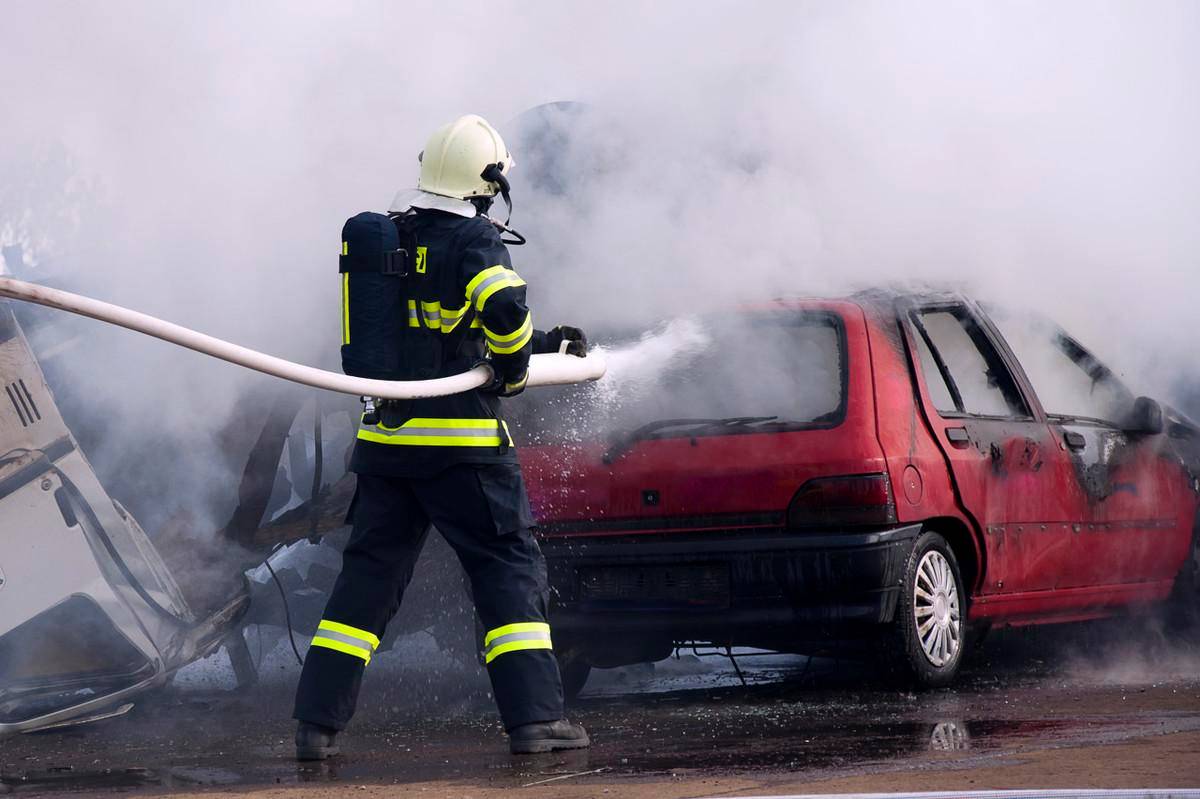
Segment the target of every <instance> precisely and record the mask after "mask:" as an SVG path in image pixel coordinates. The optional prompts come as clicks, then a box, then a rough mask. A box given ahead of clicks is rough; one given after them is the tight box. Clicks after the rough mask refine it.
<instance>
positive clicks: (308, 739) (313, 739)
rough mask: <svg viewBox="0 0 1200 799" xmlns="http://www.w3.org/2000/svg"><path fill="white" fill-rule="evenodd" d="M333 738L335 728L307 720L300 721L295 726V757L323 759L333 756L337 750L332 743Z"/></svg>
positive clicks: (335, 731)
mask: <svg viewBox="0 0 1200 799" xmlns="http://www.w3.org/2000/svg"><path fill="white" fill-rule="evenodd" d="M335 738H337V730H334V729H330V728H329V727H322V726H321V725H320V724H309V723H308V722H307V721H302V722H300V726H299V727H297V728H296V759H297V760H324V759H326V758H328V757H333V756H334V755H336V754H337V753H338V751H339V749H338V747H337V744H336V743H334V739H335Z"/></svg>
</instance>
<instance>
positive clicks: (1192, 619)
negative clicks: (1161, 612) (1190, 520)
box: [1169, 516, 1200, 634]
mask: <svg viewBox="0 0 1200 799" xmlns="http://www.w3.org/2000/svg"><path fill="white" fill-rule="evenodd" d="M1169 618H1170V621H1171V626H1172V627H1174V628H1175V629H1176V630H1179V631H1184V632H1187V633H1190V634H1197V633H1200V516H1198V517H1197V519H1196V522H1195V523H1194V524H1193V525H1192V546H1191V549H1190V550H1189V551H1188V557H1187V560H1185V561H1184V562H1183V568H1182V569H1180V570H1179V575H1178V576H1177V577H1176V578H1175V587H1174V588H1173V589H1172V591H1171V602H1170V615H1169Z"/></svg>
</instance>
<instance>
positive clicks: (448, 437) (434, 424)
mask: <svg viewBox="0 0 1200 799" xmlns="http://www.w3.org/2000/svg"><path fill="white" fill-rule="evenodd" d="M358 437H359V439H361V440H363V441H371V442H374V443H376V444H392V445H399V446H409V447H498V446H500V443H501V438H500V423H499V422H498V421H496V420H495V419H422V418H416V419H409V420H408V421H407V422H405V423H404V424H402V425H400V426H399V427H392V428H387V427H383V426H382V425H377V426H375V427H368V426H364V427H361V428H359V430H358Z"/></svg>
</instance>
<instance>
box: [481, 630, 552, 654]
mask: <svg viewBox="0 0 1200 799" xmlns="http://www.w3.org/2000/svg"><path fill="white" fill-rule="evenodd" d="M549 640H550V633H544V632H528V633H509V634H508V635H502V636H500V637H499V638H493V639H492V642H491V643H490V644H488V645H487V649H485V650H484V654H487V653H489V652H491V651H493V650H495V649H497V648H498V647H501V646H503V645H504V644H511V643H513V642H514V641H549Z"/></svg>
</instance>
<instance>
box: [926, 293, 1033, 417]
mask: <svg viewBox="0 0 1200 799" xmlns="http://www.w3.org/2000/svg"><path fill="white" fill-rule="evenodd" d="M912 321H913V323H914V326H915V327H916V333H917V339H918V342H917V349H918V352H919V354H920V359H921V369H922V372H923V373H924V375H925V382H926V384H927V385H928V386H929V393H930V398H931V399H932V400H933V406H934V408H936V409H937V410H938V412H939V413H942V414H949V413H960V414H969V415H973V416H996V417H1009V418H1011V417H1028V416H1029V415H1030V414H1029V408H1028V407H1027V406H1026V404H1025V401H1024V400H1023V399H1022V398H1021V393H1020V391H1019V390H1018V389H1017V384H1016V381H1015V380H1013V377H1012V374H1011V373H1010V372H1009V371H1008V367H1006V366H1005V365H1004V361H1003V359H1002V358H1001V357H1000V353H999V352H997V351H996V348H995V347H993V346H992V343H991V342H990V341H989V340H988V338H987V336H986V335H985V334H984V332H983V330H982V329H981V328H980V327H979V325H978V324H977V323H976V322H975V319H974V318H973V317H972V316H971V315H970V313H969V312H968V311H967V310H966V308H964V307H962V306H952V307H949V308H942V307H939V308H930V309H925V310H921V311H917V312H915V313H914V314H913V315H912Z"/></svg>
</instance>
